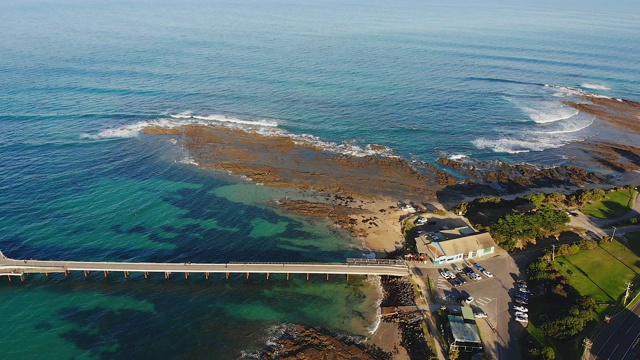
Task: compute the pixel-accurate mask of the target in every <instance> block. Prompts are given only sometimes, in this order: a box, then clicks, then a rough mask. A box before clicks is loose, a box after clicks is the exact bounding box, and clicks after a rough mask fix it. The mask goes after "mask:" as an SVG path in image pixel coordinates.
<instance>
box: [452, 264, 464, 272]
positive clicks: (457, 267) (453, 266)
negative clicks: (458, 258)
mask: <svg viewBox="0 0 640 360" xmlns="http://www.w3.org/2000/svg"><path fill="white" fill-rule="evenodd" d="M451 268H452V269H453V271H455V272H457V273H459V272H462V269H460V267H459V266H458V265H456V264H451Z"/></svg>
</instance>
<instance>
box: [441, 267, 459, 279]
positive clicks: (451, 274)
mask: <svg viewBox="0 0 640 360" xmlns="http://www.w3.org/2000/svg"><path fill="white" fill-rule="evenodd" d="M444 274H445V275H446V276H447V278H448V279H455V278H456V276H455V275H454V274H453V273H452V272H451V271H450V270H449V269H445V270H444Z"/></svg>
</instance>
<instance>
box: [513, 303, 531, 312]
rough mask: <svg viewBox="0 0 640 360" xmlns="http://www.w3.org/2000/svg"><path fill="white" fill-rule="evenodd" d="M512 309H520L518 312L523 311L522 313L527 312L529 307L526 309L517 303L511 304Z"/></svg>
mask: <svg viewBox="0 0 640 360" xmlns="http://www.w3.org/2000/svg"><path fill="white" fill-rule="evenodd" d="M513 310H515V311H520V312H523V313H526V312H529V309H527V308H526V307H524V306H518V305H514V306H513Z"/></svg>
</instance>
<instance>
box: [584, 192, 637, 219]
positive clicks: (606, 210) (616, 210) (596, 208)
mask: <svg viewBox="0 0 640 360" xmlns="http://www.w3.org/2000/svg"><path fill="white" fill-rule="evenodd" d="M635 195H636V191H635V190H634V189H628V190H619V191H614V192H611V193H609V194H606V195H605V198H604V199H602V200H601V201H598V202H595V203H593V204H589V205H586V206H583V207H582V209H581V210H582V212H583V213H585V214H587V215H590V216H593V217H595V218H598V219H615V218H617V217H619V216H622V215H624V214H626V213H627V212H629V211H630V210H631V208H633V201H634V199H635Z"/></svg>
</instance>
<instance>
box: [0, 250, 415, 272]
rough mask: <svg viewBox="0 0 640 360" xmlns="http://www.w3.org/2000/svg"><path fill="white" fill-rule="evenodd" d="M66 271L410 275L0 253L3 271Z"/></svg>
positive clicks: (365, 268)
mask: <svg viewBox="0 0 640 360" xmlns="http://www.w3.org/2000/svg"><path fill="white" fill-rule="evenodd" d="M65 271H98V272H102V271H119V272H161V273H172V272H178V273H281V274H283V273H290V274H342V275H347V274H349V275H392V276H408V275H409V268H408V267H407V265H406V264H404V265H384V264H367V265H364V264H360V263H351V264H349V263H347V264H314V263H228V264H195V263H134V262H106V261H105V262H91V261H43V260H14V259H9V258H6V257H4V256H3V255H2V253H0V273H2V274H3V275H9V274H20V273H55V272H65Z"/></svg>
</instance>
